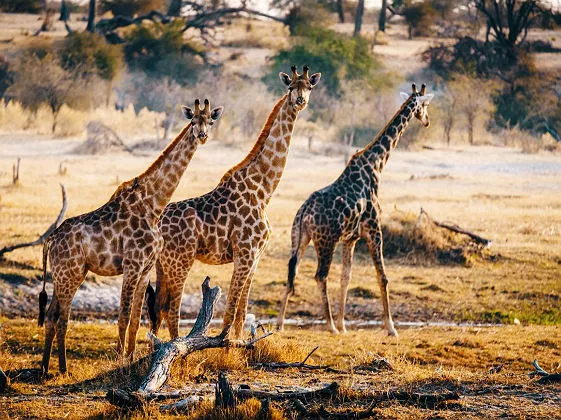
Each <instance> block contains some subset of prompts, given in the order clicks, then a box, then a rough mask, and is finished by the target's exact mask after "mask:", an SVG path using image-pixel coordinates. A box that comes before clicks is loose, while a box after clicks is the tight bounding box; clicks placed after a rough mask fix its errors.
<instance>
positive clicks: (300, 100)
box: [296, 96, 305, 105]
mask: <svg viewBox="0 0 561 420" xmlns="http://www.w3.org/2000/svg"><path fill="white" fill-rule="evenodd" d="M304 102H305V101H304V98H303V97H302V96H299V97H298V98H296V104H297V105H304Z"/></svg>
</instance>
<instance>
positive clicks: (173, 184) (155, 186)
mask: <svg viewBox="0 0 561 420" xmlns="http://www.w3.org/2000/svg"><path fill="white" fill-rule="evenodd" d="M197 145H198V142H197V141H195V138H194V136H193V130H192V127H191V124H188V125H187V126H186V127H185V128H184V129H183V130H182V131H181V133H179V135H178V136H177V137H176V138H175V139H174V140H173V141H172V142H171V143H170V144H169V145H168V146H167V147H166V148H165V150H164V151H163V152H162V154H161V155H160V156H159V157H158V159H156V160H155V161H154V163H153V164H152V165H150V167H149V168H148V169H147V170H146V171H145V172H144V173H143V174H141V175H140V176H138V178H137V182H138V188H139V193H140V194H141V196H142V197H143V199H144V206H145V208H146V209H147V210H149V211H151V212H152V214H153V216H154V217H155V218H159V217H160V216H161V214H162V212H163V211H164V208H165V207H166V205H167V204H168V203H169V201H170V200H171V196H172V195H173V193H174V192H175V190H176V188H177V186H178V184H179V181H180V180H181V176H182V175H183V173H184V172H185V169H186V168H187V166H188V165H189V162H190V161H191V159H192V157H193V155H194V153H195V151H196V150H197ZM133 181H134V180H131V181H127V182H125V183H123V184H122V185H121V186H120V187H119V188H118V189H117V191H115V193H114V194H113V197H115V196H117V195H118V193H119V191H120V190H122V189H123V188H125V187H126V186H128V185H130V184H131V183H132V182H133ZM113 197H112V198H113Z"/></svg>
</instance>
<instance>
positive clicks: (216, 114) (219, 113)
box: [210, 106, 224, 121]
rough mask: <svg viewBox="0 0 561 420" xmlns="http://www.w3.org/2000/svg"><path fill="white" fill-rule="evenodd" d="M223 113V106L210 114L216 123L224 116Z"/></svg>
mask: <svg viewBox="0 0 561 420" xmlns="http://www.w3.org/2000/svg"><path fill="white" fill-rule="evenodd" d="M223 112H224V107H223V106H218V107H216V108H214V109H213V110H212V112H211V113H210V118H212V119H213V120H214V121H216V120H217V119H219V118H220V117H221V116H222V113H223Z"/></svg>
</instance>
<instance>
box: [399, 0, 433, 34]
mask: <svg viewBox="0 0 561 420" xmlns="http://www.w3.org/2000/svg"><path fill="white" fill-rule="evenodd" d="M403 16H404V17H405V22H407V25H408V31H409V39H411V38H413V35H417V36H429V35H430V34H431V26H432V24H433V23H434V18H435V16H436V11H435V10H434V8H433V7H432V5H431V4H430V3H427V2H420V3H418V2H415V3H414V2H413V1H411V0H410V1H407V2H406V4H405V7H404V8H403Z"/></svg>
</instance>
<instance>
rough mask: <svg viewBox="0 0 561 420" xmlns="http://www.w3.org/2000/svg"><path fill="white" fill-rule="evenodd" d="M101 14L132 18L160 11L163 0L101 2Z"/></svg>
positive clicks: (162, 7) (162, 6)
mask: <svg viewBox="0 0 561 420" xmlns="http://www.w3.org/2000/svg"><path fill="white" fill-rule="evenodd" d="M99 7H100V10H101V12H102V13H106V12H111V13H112V14H113V16H124V17H133V16H135V15H138V14H143V13H147V12H150V11H151V10H159V11H162V10H163V9H164V1H163V0H102V1H101V3H100V5H99Z"/></svg>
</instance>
